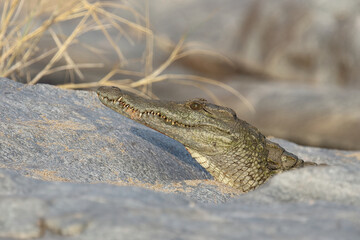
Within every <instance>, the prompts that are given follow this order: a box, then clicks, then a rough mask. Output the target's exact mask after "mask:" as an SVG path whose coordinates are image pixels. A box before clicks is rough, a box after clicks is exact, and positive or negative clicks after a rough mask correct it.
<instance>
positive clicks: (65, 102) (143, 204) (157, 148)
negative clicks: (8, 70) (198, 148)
mask: <svg viewBox="0 0 360 240" xmlns="http://www.w3.org/2000/svg"><path fill="white" fill-rule="evenodd" d="M274 141H278V142H279V143H280V144H281V145H282V146H284V147H285V148H286V149H287V150H289V151H291V152H293V153H295V154H297V155H298V156H299V157H301V158H303V159H305V160H308V161H314V162H318V163H327V164H328V165H329V166H326V167H315V168H304V169H299V170H294V171H290V172H286V173H283V174H280V175H277V176H275V177H274V178H272V179H271V180H270V181H268V182H267V183H266V184H264V185H263V186H262V187H260V188H259V189H257V190H255V191H253V192H250V193H248V194H239V193H238V192H237V191H236V190H233V189H230V188H227V187H225V186H223V185H221V184H217V183H215V182H214V181H213V180H209V179H210V178H211V177H210V176H209V175H208V174H207V173H206V172H205V171H204V170H203V169H202V168H201V167H200V166H199V165H198V164H197V163H196V162H195V161H194V160H193V159H192V158H191V157H190V155H188V154H187V152H186V150H185V149H184V148H183V147H182V146H181V145H180V144H179V143H177V142H175V141H173V140H171V139H169V138H167V137H165V136H163V135H161V134H159V133H157V132H154V131H152V130H150V129H146V128H145V127H143V126H140V125H138V124H136V123H134V122H132V121H130V120H127V119H126V118H123V117H122V116H120V115H119V114H116V113H115V112H113V111H111V110H110V109H107V108H105V107H103V106H102V105H101V104H100V102H99V101H98V100H97V97H96V96H95V94H94V93H92V92H84V91H67V90H61V89H58V88H56V87H53V86H49V85H36V86H25V85H21V84H19V83H15V82H13V81H10V80H7V79H1V80H0V212H1V214H0V238H4V239H30V238H32V239H120V238H121V239H250V238H251V239H265V238H266V239H357V238H358V236H360V175H359V171H360V152H351V151H337V150H327V149H319V148H310V147H301V146H299V145H296V144H293V143H290V142H286V141H284V140H278V139H274Z"/></svg>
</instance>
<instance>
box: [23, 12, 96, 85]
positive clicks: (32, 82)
mask: <svg viewBox="0 0 360 240" xmlns="http://www.w3.org/2000/svg"><path fill="white" fill-rule="evenodd" d="M91 11H92V10H91V9H89V11H88V12H87V13H86V14H85V16H84V17H83V18H82V19H81V21H80V22H79V24H78V25H77V26H76V28H75V29H74V31H73V32H72V33H71V34H70V36H69V37H68V38H67V39H66V40H65V42H64V44H63V45H62V46H61V48H59V50H58V51H57V53H56V54H55V55H54V56H53V58H52V59H51V60H50V62H49V63H48V64H47V65H46V66H45V67H44V69H42V70H41V71H40V72H39V73H38V74H37V75H36V76H35V77H34V78H33V79H32V80H31V81H30V82H29V84H30V85H33V84H35V83H37V82H38V81H39V80H40V79H41V78H42V77H43V76H45V75H46V74H47V71H49V70H50V68H51V67H52V66H53V64H54V63H55V62H56V61H58V60H59V59H60V57H61V56H62V55H63V53H64V51H65V50H66V49H67V47H68V46H69V45H70V43H71V42H72V41H73V40H74V39H75V37H76V36H77V35H78V34H79V32H80V31H81V29H82V28H83V26H84V25H85V22H86V20H87V19H88V18H89V16H90V14H91Z"/></svg>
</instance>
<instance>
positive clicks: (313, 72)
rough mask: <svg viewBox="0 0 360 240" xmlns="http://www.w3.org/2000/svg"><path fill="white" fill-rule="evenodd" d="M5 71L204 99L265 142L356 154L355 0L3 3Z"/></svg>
mask: <svg viewBox="0 0 360 240" xmlns="http://www.w3.org/2000/svg"><path fill="white" fill-rule="evenodd" d="M0 14H1V16H0V21H1V27H0V76H1V77H7V78H10V79H13V80H14V81H18V82H23V83H27V84H30V85H33V84H37V83H48V84H53V85H57V86H59V87H61V88H66V89H86V90H93V89H96V88H97V87H99V86H118V87H120V88H125V89H127V90H129V91H133V92H135V93H138V94H141V95H143V96H146V97H149V98H159V99H167V100H185V99H189V98H206V99H208V100H209V101H210V102H214V103H216V104H219V105H223V106H227V107H230V108H233V109H234V110H235V111H236V112H237V115H238V117H239V118H241V119H243V120H246V121H248V122H249V123H251V124H252V125H254V126H256V127H257V128H259V130H260V131H261V132H262V133H264V134H265V135H267V136H269V135H270V136H275V137H279V138H284V139H288V140H290V141H293V142H296V143H299V144H302V145H310V146H318V147H325V148H335V149H347V150H360V79H359V73H360V68H359V60H360V31H359V30H360V1H358V0H343V1H335V0H327V1H325V0H303V1H298V0H223V1H218V0H181V1H180V0H172V1H167V0H129V1H126V0H123V1H121V0H108V1H105V0H103V1H99V0H98V1H90V0H69V1H56V0H0Z"/></svg>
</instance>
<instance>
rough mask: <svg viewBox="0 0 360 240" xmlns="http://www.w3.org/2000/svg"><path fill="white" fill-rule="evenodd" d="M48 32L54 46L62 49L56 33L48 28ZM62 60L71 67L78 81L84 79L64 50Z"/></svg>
mask: <svg viewBox="0 0 360 240" xmlns="http://www.w3.org/2000/svg"><path fill="white" fill-rule="evenodd" d="M49 32H50V34H51V37H52V38H53V40H54V42H55V44H56V46H57V47H58V48H59V49H60V48H61V47H62V45H63V44H62V43H61V41H60V39H59V38H58V36H57V35H56V33H55V32H54V31H53V30H52V29H51V28H49ZM64 59H65V61H66V62H67V63H68V65H70V66H73V67H72V69H74V71H75V73H76V74H77V75H78V77H79V78H80V79H84V75H83V74H82V72H81V71H80V69H79V67H78V66H77V65H76V64H75V62H74V61H73V60H72V59H71V57H70V56H69V54H68V52H67V51H66V50H65V51H64Z"/></svg>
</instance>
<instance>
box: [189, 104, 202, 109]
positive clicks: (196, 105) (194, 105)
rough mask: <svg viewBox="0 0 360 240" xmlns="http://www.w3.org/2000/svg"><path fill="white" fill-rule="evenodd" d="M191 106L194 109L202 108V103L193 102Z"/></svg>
mask: <svg viewBox="0 0 360 240" xmlns="http://www.w3.org/2000/svg"><path fill="white" fill-rule="evenodd" d="M190 108H191V109H192V110H200V109H201V108H202V105H201V104H200V103H197V102H192V103H191V104H190Z"/></svg>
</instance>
